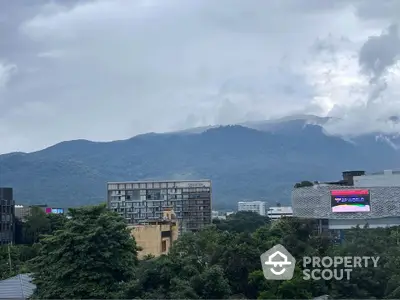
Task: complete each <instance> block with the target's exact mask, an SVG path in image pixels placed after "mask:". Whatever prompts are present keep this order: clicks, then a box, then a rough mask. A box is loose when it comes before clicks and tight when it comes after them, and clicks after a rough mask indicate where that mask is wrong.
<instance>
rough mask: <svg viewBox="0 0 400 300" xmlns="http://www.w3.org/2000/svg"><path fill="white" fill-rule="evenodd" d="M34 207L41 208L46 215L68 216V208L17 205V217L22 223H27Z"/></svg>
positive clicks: (43, 205)
mask: <svg viewBox="0 0 400 300" xmlns="http://www.w3.org/2000/svg"><path fill="white" fill-rule="evenodd" d="M32 207H38V208H40V209H41V210H42V211H43V212H44V213H46V214H66V213H67V211H68V209H67V208H52V207H48V206H47V204H38V205H20V204H19V205H15V217H16V218H17V219H19V220H21V221H25V220H26V218H27V217H28V216H30V214H31V210H32Z"/></svg>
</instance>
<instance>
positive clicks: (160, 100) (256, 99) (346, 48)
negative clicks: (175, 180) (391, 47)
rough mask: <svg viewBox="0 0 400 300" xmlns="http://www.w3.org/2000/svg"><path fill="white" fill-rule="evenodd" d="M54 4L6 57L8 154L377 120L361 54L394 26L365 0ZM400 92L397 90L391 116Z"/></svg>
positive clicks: (3, 123) (24, 20) (23, 27)
mask: <svg viewBox="0 0 400 300" xmlns="http://www.w3.org/2000/svg"><path fill="white" fill-rule="evenodd" d="M54 3H55V2H52V4H51V5H49V4H47V5H44V6H42V7H39V6H38V7H37V8H35V9H36V11H35V12H34V13H31V14H30V15H29V16H28V15H26V16H25V15H24V16H25V17H23V16H21V15H18V16H17V17H15V20H20V21H18V22H17V21H15V24H14V23H13V24H10V25H9V26H11V25H12V26H14V27H15V28H19V31H18V32H19V33H18V34H17V35H16V37H15V36H11V35H10V36H9V37H8V38H9V39H10V43H9V44H10V45H13V47H15V48H18V51H15V50H16V49H11V48H10V49H8V50H7V51H6V50H3V53H2V51H1V49H0V54H2V55H6V56H5V57H6V58H7V55H8V56H9V57H10V58H12V61H14V62H15V63H16V64H17V65H18V68H19V72H18V74H17V76H15V77H14V79H15V80H14V81H13V84H12V85H10V86H9V88H8V89H7V90H6V91H5V92H4V93H3V94H4V95H3V99H4V100H5V103H9V104H8V105H7V106H5V107H4V109H3V112H2V113H1V114H0V128H3V132H0V138H1V139H2V140H6V141H10V142H9V143H8V146H6V147H5V148H3V149H0V151H2V152H6V151H12V150H28V151H29V150H33V149H38V148H40V147H43V146H46V145H50V144H53V143H56V142H59V141H61V140H68V139H76V138H87V139H94V140H112V139H120V138H127V137H130V136H133V135H135V134H138V133H144V132H149V131H168V130H176V129H182V128H186V127H190V126H202V125H209V124H221V123H222V124H226V123H235V122H242V121H246V120H255V119H265V118H270V117H275V116H283V115H287V114H291V113H298V112H307V113H321V114H327V113H335V112H336V113H341V114H342V115H351V114H352V111H353V110H354V109H355V107H356V108H357V107H358V109H356V110H357V111H363V113H372V112H375V113H376V111H371V110H365V109H364V110H363V106H362V105H361V104H359V103H364V102H365V99H367V98H368V95H369V94H370V91H369V89H370V86H369V83H368V78H367V77H365V76H364V75H361V74H360V68H359V65H358V54H359V50H360V49H361V47H362V45H363V44H364V43H365V42H366V41H367V39H368V37H369V36H371V35H379V34H380V33H381V31H382V29H383V28H385V27H387V26H388V25H389V24H390V23H392V22H393V20H394V19H395V18H396V16H395V15H394V14H393V13H392V12H390V10H386V11H383V12H381V13H380V14H378V15H377V14H374V7H373V6H372V4H371V5H365V4H363V2H359V1H358V0H353V1H345V0H341V1H335V3H334V5H333V2H332V1H322V0H320V1H314V0H304V1H301V0H286V1H283V0H279V1H278V0H270V1H265V0H248V1H242V0H219V1H212V0H193V1H184V0H168V1H161V0H158V1H157V0H151V1H149V0H148V1H141V0H137V1H122V0H118V1H116V0H115V1H111V0H109V1H106V0H102V1H87V2H76V3H75V4H74V5H70V6H68V7H66V6H63V3H64V2H62V1H60V2H58V3H61V5H60V4H57V3H56V4H54ZM2 5H4V4H2ZM360 5H361V6H360ZM393 5H394V4H393ZM0 8H1V7H0ZM357 8H358V10H357ZM360 8H361V9H360ZM5 9H6V7H5V8H4V9H3V11H6V10H5ZM15 11H16V12H18V11H21V10H20V9H19V10H17V9H16V10H15ZM15 11H14V12H15ZM14 27H13V28H14ZM10 47H11V46H10ZM0 70H1V69H0ZM0 74H1V72H0ZM1 78H2V77H1V76H0V82H1ZM393 80H396V79H393ZM389 91H390V92H389ZM396 93H397V92H396V90H395V88H394V87H392V86H391V83H390V82H389V81H388V88H387V90H386V91H385V95H386V96H385V97H387V100H386V102H388V103H389V104H388V105H387V107H391V108H392V109H393V108H394V106H395V107H397V106H396V105H397V104H396V103H395V101H392V97H394V96H395V95H396ZM384 113H385V112H384V111H382V114H384ZM343 124H344V125H341V126H343V128H346V130H348V128H349V126H348V125H346V124H345V123H343ZM347 124H348V123H347ZM4 128H6V129H7V130H5V129H4ZM350 128H351V127H350Z"/></svg>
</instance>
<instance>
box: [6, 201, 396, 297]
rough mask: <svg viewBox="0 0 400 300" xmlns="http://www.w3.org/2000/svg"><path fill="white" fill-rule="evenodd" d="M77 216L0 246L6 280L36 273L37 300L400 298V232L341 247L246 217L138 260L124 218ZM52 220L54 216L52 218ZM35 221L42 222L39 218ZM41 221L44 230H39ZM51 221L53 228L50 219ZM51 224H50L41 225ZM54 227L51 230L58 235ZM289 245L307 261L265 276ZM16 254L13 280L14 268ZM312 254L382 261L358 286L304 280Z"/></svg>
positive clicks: (347, 241) (356, 279)
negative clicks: (270, 257)
mask: <svg viewBox="0 0 400 300" xmlns="http://www.w3.org/2000/svg"><path fill="white" fill-rule="evenodd" d="M71 216H72V218H71V219H68V220H67V219H62V221H60V220H61V219H57V220H58V221H59V222H55V223H54V224H58V225H56V226H53V227H52V226H50V227H49V226H47V225H46V226H45V225H43V224H46V222H44V221H43V220H41V219H40V218H39V221H38V224H36V225H35V226H33V224H31V225H29V223H28V225H29V226H30V228H31V229H32V228H34V229H35V230H33V232H35V238H34V240H36V238H37V239H38V241H37V242H35V243H34V244H25V245H15V246H12V247H10V248H8V247H0V271H1V273H0V274H1V276H2V278H6V277H9V276H12V275H15V274H17V273H21V272H30V273H33V276H34V278H35V281H34V282H35V284H36V285H37V291H36V294H35V297H36V298H38V299H54V298H57V299H77V298H79V299H89V298H91V299H93V298H102V299H308V298H313V297H318V296H321V295H329V296H330V297H331V298H333V299H366V298H369V299H395V298H398V297H399V296H400V288H399V284H398V283H399V279H400V259H398V257H400V250H399V249H400V248H399V245H400V233H399V228H398V227H391V228H378V229H372V228H367V227H366V228H354V229H351V230H347V231H346V232H345V235H344V238H343V240H342V241H341V242H340V243H338V242H337V240H336V239H333V238H332V237H331V236H330V235H328V234H319V233H318V232H317V231H316V230H315V222H314V221H312V220H303V219H297V218H283V219H280V220H278V221H273V222H269V220H268V219H266V218H265V217H261V216H256V215H254V214H251V213H238V214H235V215H232V216H230V217H229V218H228V219H227V220H219V221H217V222H216V223H215V224H213V225H210V227H208V228H205V229H204V230H202V231H199V232H196V233H186V234H183V235H182V236H180V237H179V239H178V240H177V241H176V242H175V243H174V245H173V247H172V249H171V250H170V252H169V254H168V255H162V256H160V257H157V258H155V257H150V256H149V257H148V258H146V259H145V260H141V261H138V259H137V251H138V247H137V245H136V243H135V241H134V239H133V238H132V237H131V235H130V234H129V231H128V230H127V227H126V223H125V220H124V219H122V218H121V217H119V216H118V215H116V214H114V213H112V212H110V211H108V210H107V209H106V208H105V206H103V205H101V206H95V207H83V208H79V209H73V210H71ZM44 218H46V219H47V220H48V221H49V222H50V221H51V220H52V218H54V216H52V217H50V216H44ZM29 220H30V221H27V222H34V220H37V218H31V219H29ZM40 224H41V226H39V225H40ZM50 224H52V223H51V222H50ZM42 225H43V226H42ZM49 228H50V229H49ZM278 243H279V244H282V245H284V246H285V247H286V248H287V249H288V250H289V252H290V253H291V254H292V255H293V256H294V257H296V258H297V259H298V261H297V264H296V268H295V273H294V277H293V279H291V280H288V281H268V280H266V279H265V278H264V275H263V272H262V269H261V262H260V254H262V253H263V252H265V251H266V250H268V249H270V248H271V247H272V246H274V245H276V244H278ZM9 256H11V260H12V262H13V264H12V268H11V269H12V273H10V268H9V264H8V262H9ZM304 256H319V257H323V256H330V257H333V256H379V257H380V260H379V265H378V267H376V268H372V267H367V268H356V269H354V270H353V272H352V275H351V278H350V279H343V280H340V281H337V280H328V281H324V280H314V281H313V280H304V279H303V274H302V269H303V266H302V263H301V262H302V259H301V258H302V257H304Z"/></svg>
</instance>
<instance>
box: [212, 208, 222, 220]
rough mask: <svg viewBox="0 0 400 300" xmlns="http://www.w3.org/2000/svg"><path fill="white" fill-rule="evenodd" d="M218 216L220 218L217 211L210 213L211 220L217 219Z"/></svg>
mask: <svg viewBox="0 0 400 300" xmlns="http://www.w3.org/2000/svg"><path fill="white" fill-rule="evenodd" d="M219 216H220V214H219V211H217V210H213V211H212V212H211V218H212V219H218V217H219Z"/></svg>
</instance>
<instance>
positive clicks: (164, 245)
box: [161, 241, 167, 252]
mask: <svg viewBox="0 0 400 300" xmlns="http://www.w3.org/2000/svg"><path fill="white" fill-rule="evenodd" d="M161 252H167V241H162V242H161Z"/></svg>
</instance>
